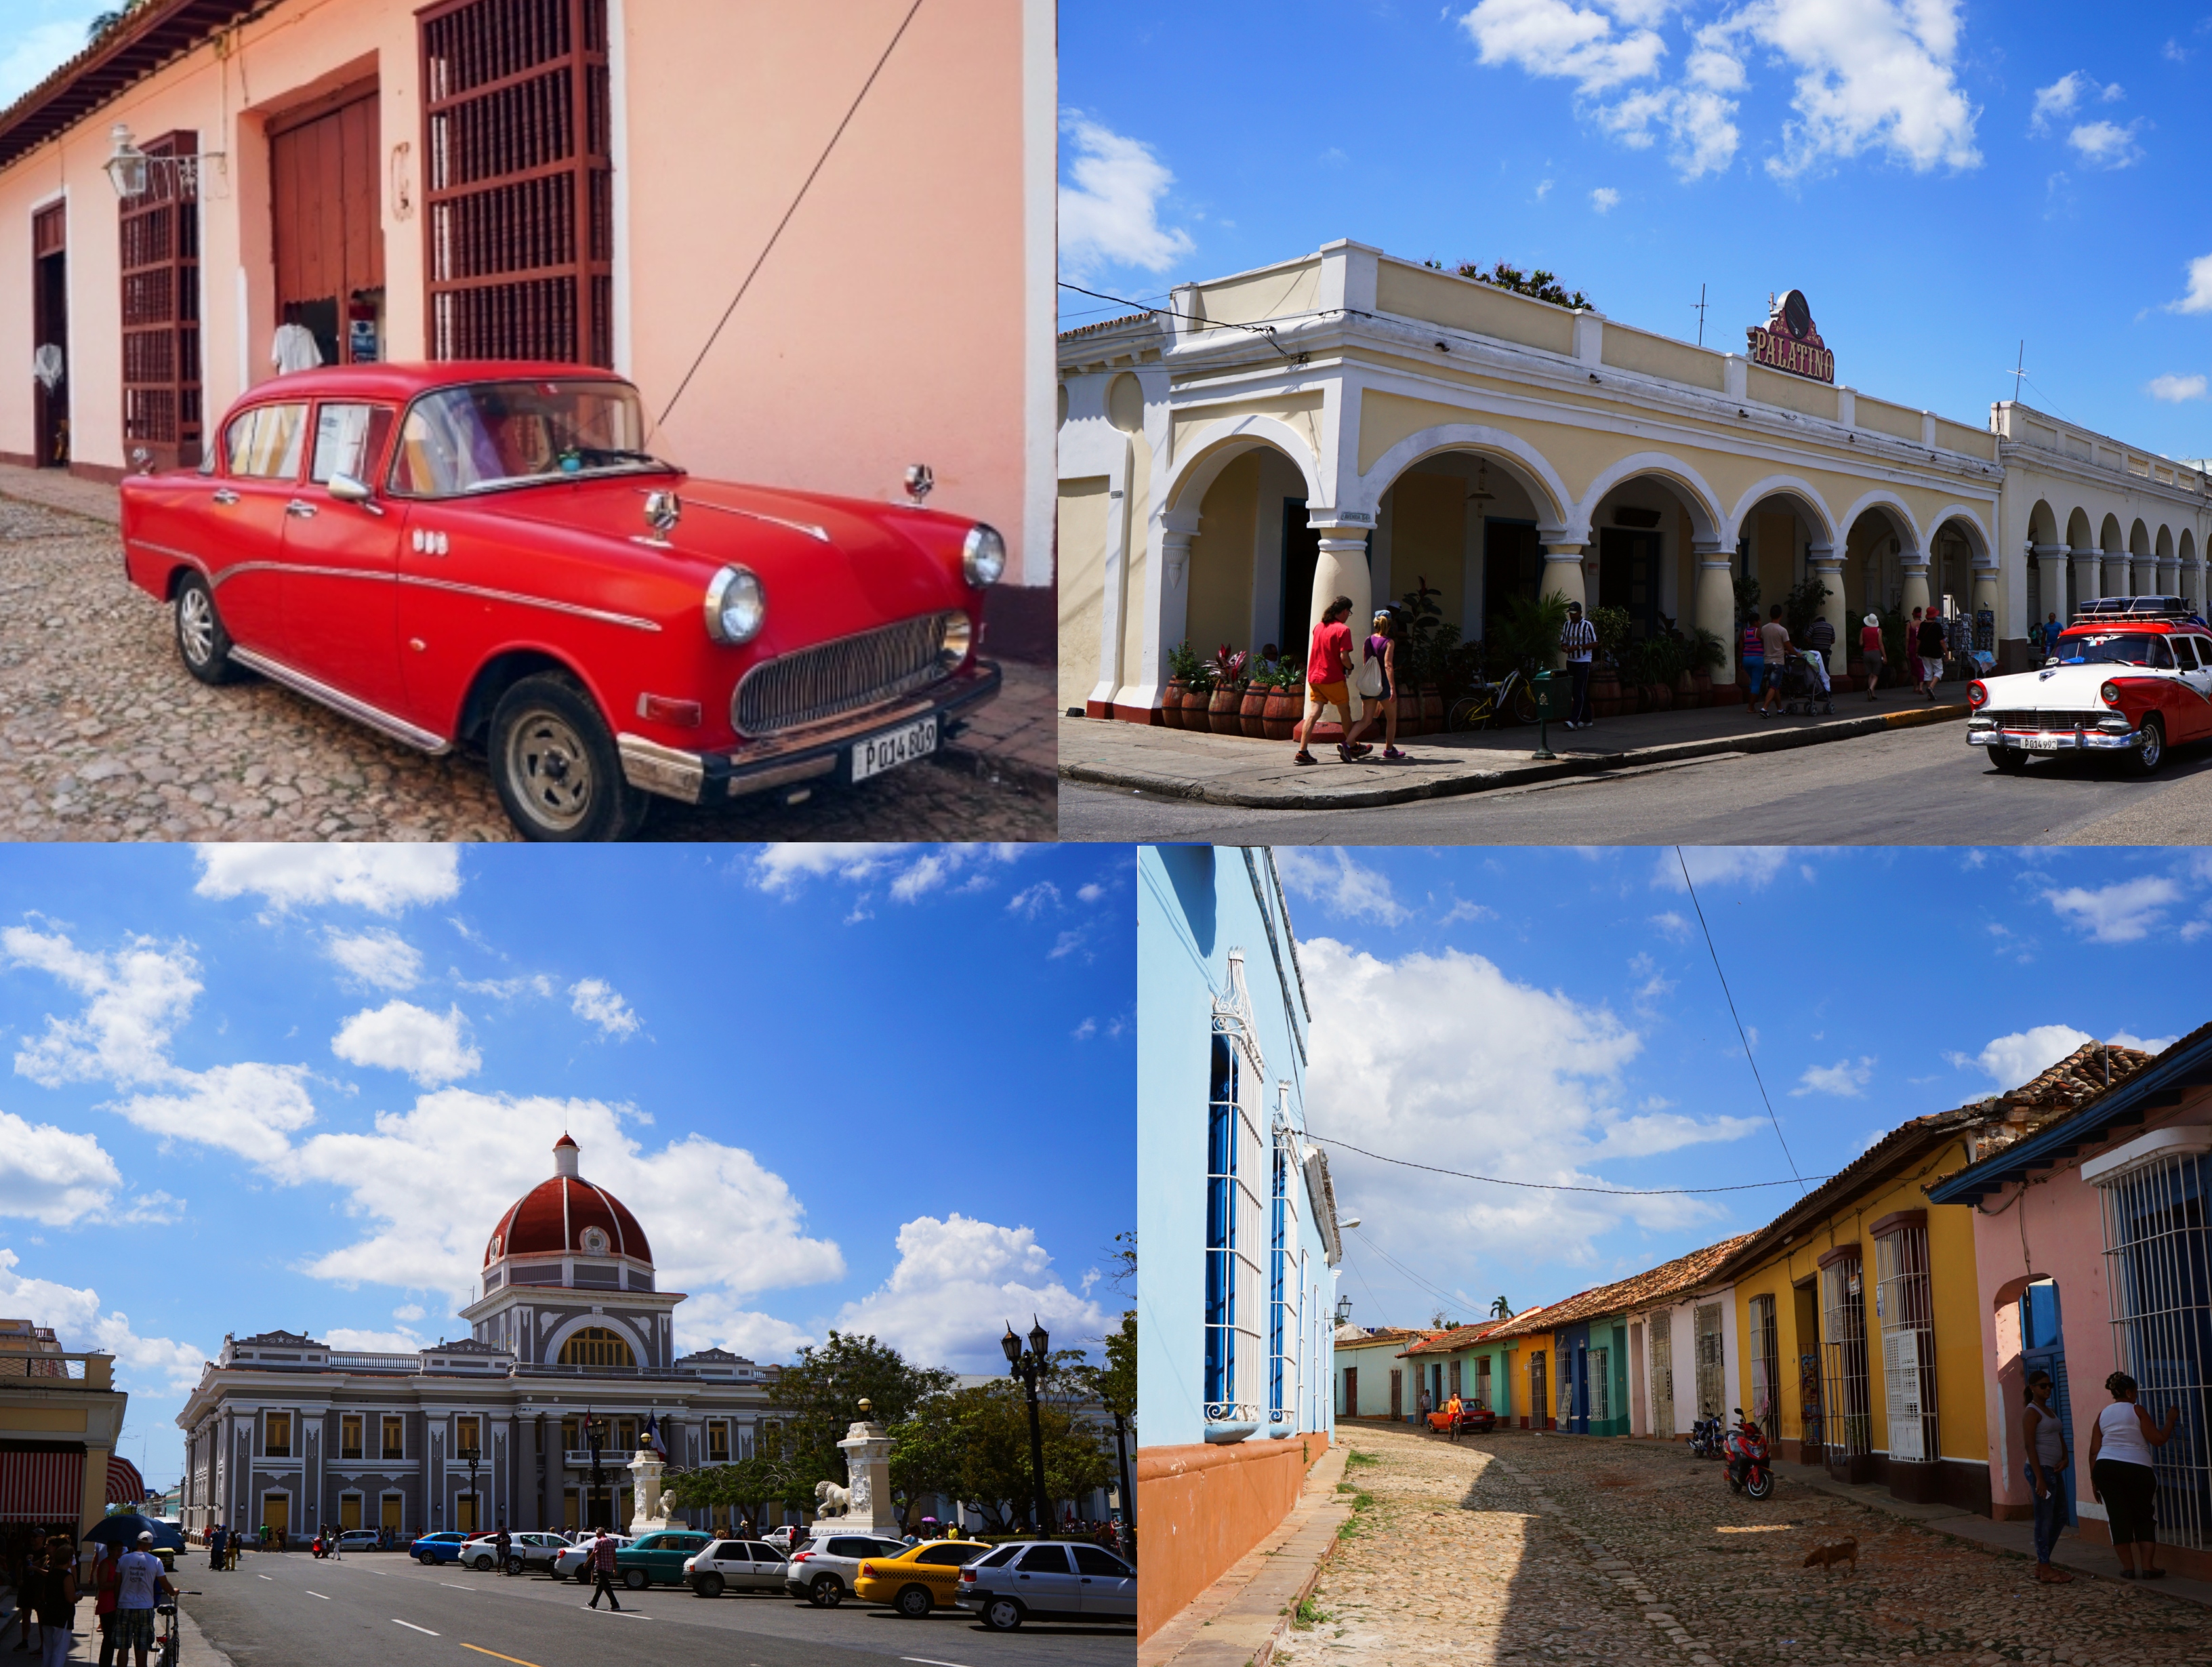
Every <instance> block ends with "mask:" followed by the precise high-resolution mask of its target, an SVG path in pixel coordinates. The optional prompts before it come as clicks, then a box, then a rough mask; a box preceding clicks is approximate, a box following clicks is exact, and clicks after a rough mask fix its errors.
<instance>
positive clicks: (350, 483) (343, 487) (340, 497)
mask: <svg viewBox="0 0 2212 1667" xmlns="http://www.w3.org/2000/svg"><path fill="white" fill-rule="evenodd" d="M329 490H330V495H331V496H332V497H334V498H336V499H337V501H338V502H340V503H359V504H366V503H368V502H369V501H370V499H371V498H372V497H374V496H375V495H374V493H372V492H371V491H370V490H368V483H367V482H365V481H362V480H357V479H356V478H354V477H353V476H351V475H332V476H331V478H330V484H329Z"/></svg>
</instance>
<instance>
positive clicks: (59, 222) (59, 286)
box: [31, 203, 70, 469]
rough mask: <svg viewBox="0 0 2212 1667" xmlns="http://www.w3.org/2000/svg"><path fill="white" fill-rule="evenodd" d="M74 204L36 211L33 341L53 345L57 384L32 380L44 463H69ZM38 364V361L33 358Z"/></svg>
mask: <svg viewBox="0 0 2212 1667" xmlns="http://www.w3.org/2000/svg"><path fill="white" fill-rule="evenodd" d="M68 237H69V205H68V204H66V203H56V204H52V206H50V207H47V208H43V209H40V210H39V211H38V212H37V213H36V214H34V215H33V216H31V345H32V350H33V353H34V354H35V353H38V352H40V350H44V349H46V348H49V347H51V348H52V349H53V350H54V351H53V353H52V355H49V356H48V357H49V358H58V360H59V363H58V364H56V365H53V366H52V380H53V386H52V387H51V388H50V387H48V386H46V380H47V379H46V377H44V376H39V375H37V374H35V373H34V374H33V380H32V383H31V407H32V432H33V435H34V437H35V438H34V441H33V447H34V458H33V460H34V462H35V463H36V465H37V466H38V467H40V468H41V469H63V468H67V467H68V466H69V460H70V445H69V429H70V423H69V408H70V397H69V396H70V385H69V378H70V362H69V251H68V247H67V243H68ZM36 362H37V361H36V360H35V359H34V360H33V364H34V365H35V364H36Z"/></svg>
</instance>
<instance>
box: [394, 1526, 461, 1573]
mask: <svg viewBox="0 0 2212 1667" xmlns="http://www.w3.org/2000/svg"><path fill="white" fill-rule="evenodd" d="M468 1541H469V1536H467V1535H465V1534H463V1533H460V1532H459V1531H457V1530H456V1531H449V1532H447V1533H444V1534H425V1535H424V1536H422V1538H421V1539H419V1540H416V1541H415V1542H413V1543H412V1544H410V1546H409V1547H408V1548H407V1554H408V1555H409V1556H410V1557H412V1558H413V1559H414V1560H415V1561H416V1562H418V1563H421V1564H422V1566H423V1567H426V1568H428V1567H435V1566H436V1565H437V1564H440V1563H457V1562H459V1561H460V1560H461V1548H462V1547H463V1546H465V1545H466V1544H467V1543H468Z"/></svg>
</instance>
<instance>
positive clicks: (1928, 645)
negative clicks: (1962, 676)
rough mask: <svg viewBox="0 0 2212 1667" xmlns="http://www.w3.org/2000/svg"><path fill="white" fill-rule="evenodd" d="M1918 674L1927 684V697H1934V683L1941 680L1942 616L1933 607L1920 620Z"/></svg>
mask: <svg viewBox="0 0 2212 1667" xmlns="http://www.w3.org/2000/svg"><path fill="white" fill-rule="evenodd" d="M1920 675H1921V677H1922V678H1923V679H1925V680H1926V683H1927V685H1928V698H1929V700H1934V699H1935V698H1936V685H1937V684H1940V683H1942V681H1943V618H1942V615H1941V614H1939V613H1937V612H1936V610H1935V609H1933V608H1930V609H1929V610H1928V617H1927V618H1924V619H1923V620H1922V621H1921V622H1920Z"/></svg>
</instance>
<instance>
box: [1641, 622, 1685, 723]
mask: <svg viewBox="0 0 2212 1667" xmlns="http://www.w3.org/2000/svg"><path fill="white" fill-rule="evenodd" d="M1681 674H1682V649H1681V644H1680V642H1676V641H1675V640H1674V638H1673V637H1671V636H1654V637H1649V638H1647V639H1645V641H1644V676H1645V677H1647V678H1650V683H1649V684H1647V685H1646V687H1647V688H1648V690H1649V691H1650V693H1649V697H1648V698H1649V701H1650V709H1651V710H1652V711H1654V712H1665V711H1668V710H1669V709H1672V708H1673V706H1674V681H1675V679H1676V678H1679V677H1680V675H1681Z"/></svg>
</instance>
